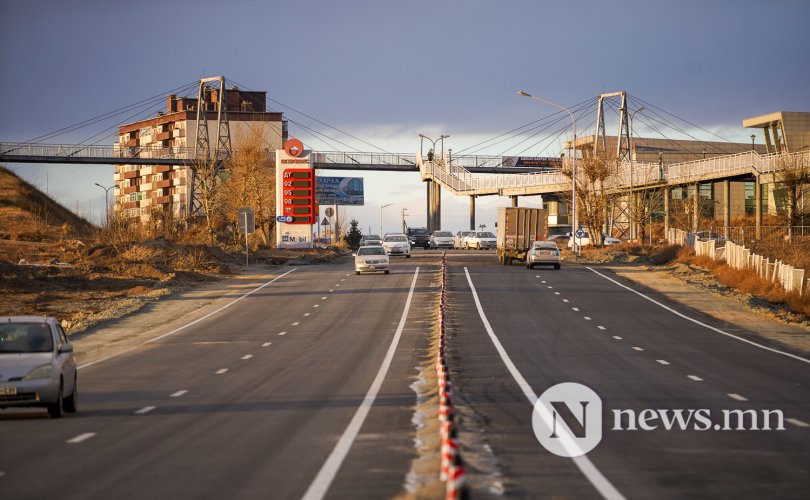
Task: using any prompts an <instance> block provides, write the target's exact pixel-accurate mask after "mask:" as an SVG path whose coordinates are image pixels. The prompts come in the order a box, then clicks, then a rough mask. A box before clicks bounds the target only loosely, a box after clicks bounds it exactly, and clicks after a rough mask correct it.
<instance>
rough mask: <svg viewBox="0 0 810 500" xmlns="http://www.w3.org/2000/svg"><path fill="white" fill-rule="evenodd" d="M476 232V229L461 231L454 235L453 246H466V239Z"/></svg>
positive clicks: (459, 247)
mask: <svg viewBox="0 0 810 500" xmlns="http://www.w3.org/2000/svg"><path fill="white" fill-rule="evenodd" d="M473 234H475V231H459V232H457V233H456V235H455V236H453V248H457V249H462V248H464V239H465V238H467V237H468V236H470V235H473Z"/></svg>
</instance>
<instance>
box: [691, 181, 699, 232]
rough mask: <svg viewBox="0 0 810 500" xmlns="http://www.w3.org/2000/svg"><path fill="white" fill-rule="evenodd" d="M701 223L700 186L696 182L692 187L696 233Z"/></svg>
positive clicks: (693, 221) (694, 229) (693, 218)
mask: <svg viewBox="0 0 810 500" xmlns="http://www.w3.org/2000/svg"><path fill="white" fill-rule="evenodd" d="M699 225H700V187H699V186H698V183H697V182H696V183H695V185H694V186H693V187H692V232H693V233H696V232H697V230H698V227H699Z"/></svg>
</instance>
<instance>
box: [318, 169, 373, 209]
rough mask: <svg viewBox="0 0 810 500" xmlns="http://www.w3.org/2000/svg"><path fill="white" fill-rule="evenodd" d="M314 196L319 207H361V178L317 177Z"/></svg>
mask: <svg viewBox="0 0 810 500" xmlns="http://www.w3.org/2000/svg"><path fill="white" fill-rule="evenodd" d="M317 179H318V182H317V184H316V186H315V194H316V197H317V199H318V203H320V204H321V205H363V178H362V177H325V176H319V177H318V178H317Z"/></svg>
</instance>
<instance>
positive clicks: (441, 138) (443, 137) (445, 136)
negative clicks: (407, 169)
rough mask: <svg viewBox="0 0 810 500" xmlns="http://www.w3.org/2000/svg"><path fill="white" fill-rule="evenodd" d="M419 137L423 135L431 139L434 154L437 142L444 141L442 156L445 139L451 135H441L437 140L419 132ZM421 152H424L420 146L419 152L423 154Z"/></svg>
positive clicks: (423, 137)
mask: <svg viewBox="0 0 810 500" xmlns="http://www.w3.org/2000/svg"><path fill="white" fill-rule="evenodd" d="M419 137H421V138H422V139H427V140H429V141H430V142H431V144H432V145H433V147H432V149H433V154H434V155H435V154H436V143H437V142H439V141H442V156H444V140H445V139H447V138H448V137H450V136H449V135H440V136H439V138H438V139H436V140H435V141H434V140H433V139H431V138H430V137H428V136H426V135H425V134H419ZM421 152H422V148H421V147H420V148H419V153H420V154H421ZM430 161H433V160H432V159H431V160H430Z"/></svg>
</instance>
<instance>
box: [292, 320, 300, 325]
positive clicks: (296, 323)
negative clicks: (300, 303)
mask: <svg viewBox="0 0 810 500" xmlns="http://www.w3.org/2000/svg"><path fill="white" fill-rule="evenodd" d="M300 324H301V322H300V321H296V322H295V323H293V324H292V326H298V325H300Z"/></svg>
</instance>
